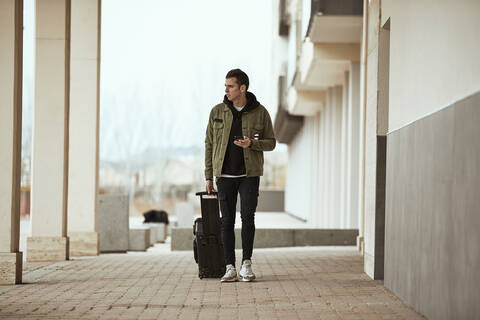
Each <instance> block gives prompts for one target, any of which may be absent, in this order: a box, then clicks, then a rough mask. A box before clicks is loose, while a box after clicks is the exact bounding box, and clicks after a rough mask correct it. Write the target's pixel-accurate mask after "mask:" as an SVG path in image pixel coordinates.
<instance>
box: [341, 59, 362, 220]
mask: <svg viewBox="0 0 480 320" xmlns="http://www.w3.org/2000/svg"><path fill="white" fill-rule="evenodd" d="M348 84H349V85H348V118H347V135H348V145H347V173H346V175H347V179H348V185H347V188H346V190H345V191H346V196H345V198H346V202H345V203H346V205H345V211H346V214H347V221H348V227H349V228H358V227H359V223H358V222H359V216H360V204H359V197H358V195H359V191H360V190H359V182H360V171H359V164H360V145H361V140H360V138H361V131H360V130H361V123H360V121H361V117H360V63H359V62H352V64H351V67H350V73H349V81H348Z"/></svg>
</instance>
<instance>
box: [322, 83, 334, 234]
mask: <svg viewBox="0 0 480 320" xmlns="http://www.w3.org/2000/svg"><path fill="white" fill-rule="evenodd" d="M333 103H334V99H333V88H328V91H327V103H326V106H325V115H324V116H325V117H324V123H325V140H324V141H325V154H324V157H325V158H324V159H325V160H324V171H323V172H324V176H323V177H324V179H323V181H324V183H325V186H324V191H325V192H324V193H323V194H322V196H323V201H322V202H323V214H324V215H325V218H324V221H325V228H331V227H332V225H333V217H332V215H333V214H332V208H331V203H332V186H331V184H330V183H331V178H330V176H331V173H332V172H331V169H332V168H331V165H332V150H331V146H332V104H333Z"/></svg>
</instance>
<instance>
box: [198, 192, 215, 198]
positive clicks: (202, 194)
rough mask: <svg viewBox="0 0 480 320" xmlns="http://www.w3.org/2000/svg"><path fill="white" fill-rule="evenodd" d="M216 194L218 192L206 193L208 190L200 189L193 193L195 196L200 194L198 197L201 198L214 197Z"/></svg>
mask: <svg viewBox="0 0 480 320" xmlns="http://www.w3.org/2000/svg"><path fill="white" fill-rule="evenodd" d="M217 194H218V192H212V193H210V194H208V192H206V191H202V192H197V193H195V195H197V196H200V199H203V198H207V199H208V198H216V197H217Z"/></svg>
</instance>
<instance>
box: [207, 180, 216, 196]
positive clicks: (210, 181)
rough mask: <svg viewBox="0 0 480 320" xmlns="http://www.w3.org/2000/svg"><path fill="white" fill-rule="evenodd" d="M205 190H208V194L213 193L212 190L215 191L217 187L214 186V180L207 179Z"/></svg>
mask: <svg viewBox="0 0 480 320" xmlns="http://www.w3.org/2000/svg"><path fill="white" fill-rule="evenodd" d="M205 190H206V191H207V193H208V194H212V192H215V188H214V187H213V181H212V180H207V184H206V186H205Z"/></svg>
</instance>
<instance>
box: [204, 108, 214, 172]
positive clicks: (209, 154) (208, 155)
mask: <svg viewBox="0 0 480 320" xmlns="http://www.w3.org/2000/svg"><path fill="white" fill-rule="evenodd" d="M212 122H213V110H212V111H211V112H210V116H209V118H208V125H207V132H206V134H205V179H206V180H212V179H213V167H212V161H213V145H212V144H213V124H212Z"/></svg>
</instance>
